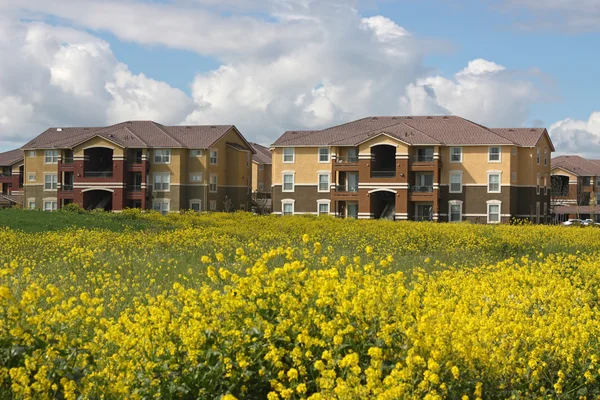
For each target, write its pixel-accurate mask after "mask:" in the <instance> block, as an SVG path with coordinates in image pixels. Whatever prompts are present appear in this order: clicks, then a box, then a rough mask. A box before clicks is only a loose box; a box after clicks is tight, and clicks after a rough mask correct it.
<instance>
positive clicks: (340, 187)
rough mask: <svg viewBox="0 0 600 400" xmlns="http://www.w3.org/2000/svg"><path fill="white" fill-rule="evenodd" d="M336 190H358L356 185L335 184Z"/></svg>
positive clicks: (354, 191) (353, 191)
mask: <svg viewBox="0 0 600 400" xmlns="http://www.w3.org/2000/svg"><path fill="white" fill-rule="evenodd" d="M335 191H336V192H352V193H356V192H358V185H336V187H335Z"/></svg>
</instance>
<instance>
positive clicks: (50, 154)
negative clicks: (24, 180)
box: [44, 150, 58, 164]
mask: <svg viewBox="0 0 600 400" xmlns="http://www.w3.org/2000/svg"><path fill="white" fill-rule="evenodd" d="M48 159H50V161H48ZM44 164H58V150H46V151H45V152H44Z"/></svg>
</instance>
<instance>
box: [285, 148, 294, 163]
mask: <svg viewBox="0 0 600 400" xmlns="http://www.w3.org/2000/svg"><path fill="white" fill-rule="evenodd" d="M286 150H291V153H292V154H291V156H292V159H291V160H290V161H286V160H285V156H286V154H285V152H286ZM287 155H288V156H289V155H290V154H287ZM282 160H283V163H284V164H293V163H295V162H296V149H295V148H294V147H284V148H283V153H282Z"/></svg>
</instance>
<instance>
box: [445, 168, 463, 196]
mask: <svg viewBox="0 0 600 400" xmlns="http://www.w3.org/2000/svg"><path fill="white" fill-rule="evenodd" d="M453 176H458V177H460V190H452V177H453ZM462 178H463V171H450V174H449V175H448V193H462V191H463V190H462V189H463V182H462V181H463V179H462Z"/></svg>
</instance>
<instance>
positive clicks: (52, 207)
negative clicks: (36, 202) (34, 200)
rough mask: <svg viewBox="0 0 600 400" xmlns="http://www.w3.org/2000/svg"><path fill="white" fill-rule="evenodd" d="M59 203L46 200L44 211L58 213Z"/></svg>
mask: <svg viewBox="0 0 600 400" xmlns="http://www.w3.org/2000/svg"><path fill="white" fill-rule="evenodd" d="M57 209H58V202H57V201H56V200H44V211H56V210H57Z"/></svg>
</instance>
